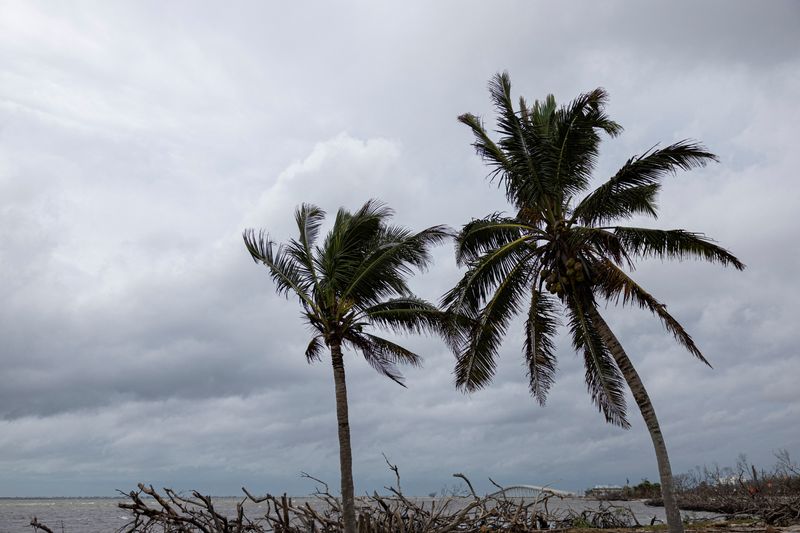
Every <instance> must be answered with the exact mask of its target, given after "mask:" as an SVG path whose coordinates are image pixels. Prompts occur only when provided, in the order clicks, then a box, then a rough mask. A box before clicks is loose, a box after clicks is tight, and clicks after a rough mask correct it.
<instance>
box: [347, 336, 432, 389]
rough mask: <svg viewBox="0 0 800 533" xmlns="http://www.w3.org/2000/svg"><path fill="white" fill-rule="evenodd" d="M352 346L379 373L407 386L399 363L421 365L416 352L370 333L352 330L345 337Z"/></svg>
mask: <svg viewBox="0 0 800 533" xmlns="http://www.w3.org/2000/svg"><path fill="white" fill-rule="evenodd" d="M344 340H345V342H347V343H348V344H350V346H351V347H353V348H354V349H356V350H358V351H360V352H361V354H362V355H363V356H364V359H365V360H366V361H367V363H369V364H370V366H372V368H374V369H375V370H376V371H378V373H380V374H383V375H384V376H386V377H388V378H389V379H391V380H392V381H394V382H395V383H397V384H399V385H402V386H403V387H405V386H406V385H405V383H404V382H403V375H402V374H401V373H400V371H399V370H398V369H397V365H398V364H402V365H411V366H420V365H421V364H422V359H421V358H420V357H419V356H418V355H417V354H415V353H414V352H412V351H410V350H407V349H406V348H403V347H402V346H400V345H399V344H395V343H393V342H391V341H389V340H386V339H384V338H382V337H377V336H375V335H371V334H369V333H355V332H351V333H349V334H348V335H346V336H345V338H344Z"/></svg>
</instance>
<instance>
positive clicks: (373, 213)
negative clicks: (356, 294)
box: [317, 200, 392, 294]
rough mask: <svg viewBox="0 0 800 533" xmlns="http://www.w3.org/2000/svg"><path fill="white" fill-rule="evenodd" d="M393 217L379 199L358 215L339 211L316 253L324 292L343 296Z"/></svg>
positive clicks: (362, 208) (368, 202)
mask: <svg viewBox="0 0 800 533" xmlns="http://www.w3.org/2000/svg"><path fill="white" fill-rule="evenodd" d="M391 215H392V210H391V209H389V208H388V207H386V205H385V204H383V203H382V202H380V201H378V200H369V201H367V202H366V203H365V204H364V205H363V206H362V207H361V208H360V209H358V211H356V212H355V213H350V212H349V211H347V210H345V209H343V208H342V209H339V211H338V212H337V213H336V218H335V219H334V222H333V228H331V231H330V232H329V233H328V235H327V236H326V237H325V241H324V243H323V245H322V248H321V249H319V253H318V254H317V256H318V257H317V262H318V265H319V270H320V274H321V280H320V284H321V285H322V286H323V288H324V290H325V291H328V292H334V293H336V294H340V293H341V292H342V291H343V290H345V289H346V287H347V286H348V284H349V281H350V280H352V279H353V277H354V275H355V272H356V271H357V270H358V269H359V267H360V266H361V264H362V262H363V260H364V257H365V255H366V250H367V249H368V248H369V247H370V246H371V245H373V243H374V242H375V241H376V239H377V238H378V235H379V234H380V232H381V230H382V225H383V222H384V220H386V219H387V218H389V217H390V216H391Z"/></svg>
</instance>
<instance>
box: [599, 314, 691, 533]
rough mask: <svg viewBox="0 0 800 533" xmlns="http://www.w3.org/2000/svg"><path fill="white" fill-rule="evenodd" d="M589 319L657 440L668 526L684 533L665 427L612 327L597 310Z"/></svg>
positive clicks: (659, 471) (671, 531) (655, 444)
mask: <svg viewBox="0 0 800 533" xmlns="http://www.w3.org/2000/svg"><path fill="white" fill-rule="evenodd" d="M589 316H590V317H591V319H592V322H594V325H595V327H596V328H597V331H598V332H599V333H600V336H601V337H602V338H603V342H604V343H605V344H606V346H608V348H609V350H610V351H611V355H612V356H613V357H614V361H616V363H617V366H618V367H619V369H620V371H621V372H622V375H623V376H624V377H625V381H627V382H628V387H630V389H631V393H633V398H634V400H636V405H638V406H639V411H640V412H641V413H642V418H644V423H645V425H646V426H647V430H648V431H649V432H650V438H651V439H652V440H653V447H654V448H655V451H656V461H658V475H659V477H660V478H661V495H662V497H663V498H664V511H665V512H666V514H667V525H668V526H669V532H670V533H683V522H682V521H681V513H680V511H679V510H678V504H677V502H676V501H675V496H674V490H673V487H672V468H671V467H670V466H669V456H668V455H667V445H666V444H665V443H664V436H663V435H662V434H661V427H660V426H659V425H658V418H656V412H655V410H654V409H653V404H652V403H650V396H648V394H647V390H646V389H645V388H644V384H643V383H642V380H641V378H639V374H638V373H637V372H636V369H635V368H633V364H632V363H631V360H630V359H628V355H627V354H626V353H625V350H624V349H623V348H622V345H621V344H620V343H619V341H618V340H617V337H616V336H615V335H614V332H613V331H611V328H610V327H608V324H607V323H606V321H605V320H603V317H602V316H600V313H599V312H598V311H597V309H595V308H594V306H592V307H590V308H589Z"/></svg>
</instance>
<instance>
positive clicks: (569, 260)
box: [443, 73, 744, 427]
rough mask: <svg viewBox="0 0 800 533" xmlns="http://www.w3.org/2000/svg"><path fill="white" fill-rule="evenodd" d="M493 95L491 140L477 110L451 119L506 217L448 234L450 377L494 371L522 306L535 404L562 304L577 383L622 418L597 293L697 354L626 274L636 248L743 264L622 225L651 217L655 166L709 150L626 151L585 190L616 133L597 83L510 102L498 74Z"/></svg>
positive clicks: (504, 77)
mask: <svg viewBox="0 0 800 533" xmlns="http://www.w3.org/2000/svg"><path fill="white" fill-rule="evenodd" d="M490 93H491V97H492V100H493V103H494V105H495V108H496V110H497V113H498V120H497V132H498V133H499V134H500V139H499V140H498V141H497V142H495V141H493V140H492V139H491V138H490V137H489V135H488V134H487V132H486V130H485V129H484V126H483V124H482V122H481V121H480V119H479V118H478V117H476V116H474V115H471V114H465V115H462V116H460V117H459V120H460V121H461V122H462V123H464V124H466V125H467V126H469V127H470V128H471V130H472V132H473V134H474V136H475V142H474V147H475V149H476V150H477V153H478V154H479V155H480V156H481V157H482V158H483V159H484V161H485V162H486V163H487V164H489V165H490V166H491V168H492V174H491V176H492V179H495V178H496V179H498V180H499V181H500V183H501V184H502V186H504V187H505V191H506V196H507V198H508V200H509V202H510V203H511V204H512V205H513V206H514V208H515V210H516V214H515V215H514V216H503V215H502V214H497V213H496V214H492V215H489V216H487V217H485V218H482V219H476V220H472V221H471V222H469V223H468V224H466V225H465V226H464V228H463V230H462V231H461V232H460V234H459V235H458V236H457V243H456V259H457V261H458V262H459V264H461V265H466V266H467V271H466V274H465V275H464V277H463V279H461V281H460V282H459V283H458V284H457V286H456V287H455V288H453V289H452V290H451V291H449V292H448V293H447V294H446V295H445V296H444V297H443V305H445V306H446V307H447V308H448V310H449V311H450V312H451V313H453V314H455V315H458V316H461V317H466V319H467V321H468V323H469V324H470V325H469V326H468V327H467V328H466V331H465V332H464V336H465V339H464V342H462V344H461V346H460V348H459V349H458V350H457V365H456V372H455V374H456V384H457V386H459V387H460V388H462V389H464V390H467V391H472V390H476V389H479V388H482V387H484V386H486V385H487V384H488V383H489V381H490V380H491V378H492V376H493V373H494V369H495V359H496V356H497V354H498V350H499V347H500V343H501V341H502V337H503V336H504V335H505V333H506V329H507V327H508V324H509V322H510V321H511V319H512V318H513V316H515V315H517V314H518V313H521V312H523V311H524V313H525V315H526V319H527V320H526V324H525V342H524V348H523V350H524V357H525V360H526V367H527V370H528V375H529V384H530V391H531V393H532V394H533V396H534V397H535V398H536V399H537V400H538V401H539V402H540V403H541V404H544V402H545V398H546V395H547V391H548V389H549V388H550V386H551V385H552V383H553V378H554V372H555V369H556V358H555V353H554V344H553V337H554V335H555V333H556V329H557V325H558V323H559V308H562V309H563V310H564V312H565V314H566V316H567V319H568V325H569V330H570V333H571V336H572V343H573V345H574V347H575V349H576V350H577V351H579V352H582V353H583V355H584V358H585V370H586V376H585V377H586V383H587V386H588V389H589V392H590V394H591V397H592V400H593V401H594V402H595V404H596V405H597V406H598V408H599V409H600V411H601V412H602V413H603V414H604V416H605V418H606V420H607V421H609V422H611V423H614V424H616V425H619V426H623V427H628V425H629V423H628V420H627V416H626V405H625V395H624V384H625V379H623V376H622V375H621V374H620V369H619V368H618V364H615V361H614V357H612V354H611V346H610V345H609V344H610V343H609V342H608V341H607V339H606V338H604V335H603V334H602V333H603V331H601V329H604V328H602V326H604V325H605V324H604V323H603V324H600V321H601V320H602V318H601V317H600V316H599V314H597V313H596V311H597V301H598V300H607V301H612V302H617V301H620V300H621V301H622V303H623V304H628V303H632V304H636V305H639V306H641V307H643V308H645V309H648V310H649V311H651V312H652V313H653V314H655V315H656V316H657V317H658V318H659V319H660V320H661V322H662V323H663V325H664V326H665V327H666V329H667V330H669V331H670V332H671V333H672V334H673V335H674V337H675V338H676V339H677V341H678V342H680V343H681V344H682V345H683V346H684V347H686V349H687V350H688V351H689V352H690V353H692V354H693V355H694V356H696V357H697V358H699V359H700V360H701V361H703V362H706V363H707V361H706V360H705V358H704V357H703V355H702V354H701V353H700V350H699V349H698V348H697V346H696V345H695V343H694V341H693V340H692V338H691V336H690V335H689V334H688V333H687V332H686V331H685V330H684V329H683V327H682V326H681V325H680V324H679V323H678V321H677V320H675V318H673V317H672V316H671V315H670V314H669V313H668V312H667V309H666V306H665V305H664V304H662V303H661V302H660V301H658V300H657V299H656V298H655V297H653V296H652V295H651V294H649V293H648V292H647V291H646V290H645V289H644V288H642V287H641V286H640V285H638V284H637V283H636V282H635V281H634V280H633V279H631V277H630V276H629V275H628V273H627V272H626V269H627V270H633V267H634V260H635V259H637V258H643V257H660V258H667V259H679V260H680V259H684V258H690V257H695V258H700V259H704V260H707V261H713V262H717V263H720V264H722V265H732V266H734V267H735V268H737V269H742V268H744V265H743V264H742V263H741V262H740V261H739V260H738V259H736V257H734V256H733V255H732V254H731V253H730V252H728V251H727V250H725V249H723V248H721V247H719V246H717V245H716V244H714V242H713V241H712V240H710V239H709V238H707V237H705V236H704V235H703V234H701V233H694V232H689V231H684V230H680V229H676V230H658V229H646V228H640V227H628V226H622V225H619V222H620V221H622V220H625V219H629V218H631V217H633V216H635V215H645V216H650V217H653V218H655V217H656V213H657V212H656V208H657V206H656V203H655V200H656V195H657V194H658V191H659V188H660V186H661V180H662V178H663V177H664V176H666V175H668V174H670V173H674V172H675V171H676V170H679V169H682V170H688V169H691V168H694V167H697V166H702V165H704V164H705V163H706V162H707V161H710V160H716V157H715V156H714V155H713V154H711V153H709V152H708V151H706V149H705V148H703V147H702V146H701V145H699V144H697V143H694V142H690V141H680V142H677V143H675V144H672V145H669V146H666V147H664V148H653V149H650V150H648V151H647V152H645V153H644V154H642V155H640V156H636V157H632V158H631V159H629V160H628V161H627V162H626V163H625V164H624V165H623V166H622V168H621V169H620V170H619V171H618V172H617V173H616V174H615V175H613V176H612V177H611V178H609V179H608V180H607V181H606V182H605V183H603V184H602V185H600V186H599V187H597V188H596V189H594V190H593V191H591V192H589V193H588V194H587V193H586V191H587V190H588V188H589V182H590V179H591V177H592V173H593V171H594V168H595V165H596V162H597V155H598V148H599V144H600V135H601V133H606V134H608V135H609V136H611V137H614V136H616V135H618V134H619V133H620V132H621V131H622V127H621V126H620V125H619V124H617V123H616V122H614V121H612V120H610V119H609V118H608V116H607V115H606V114H605V111H604V107H605V103H606V99H607V95H606V93H605V91H603V90H602V89H596V90H594V91H591V92H589V93H587V94H582V95H580V96H579V97H578V98H577V99H575V100H574V101H572V102H571V103H569V104H568V105H565V106H561V107H557V106H556V102H555V99H554V98H553V96H552V95H551V96H548V97H547V98H546V99H545V100H544V101H542V102H540V101H536V102H534V104H533V105H532V106H529V105H528V104H527V103H526V101H525V100H524V99H523V98H520V100H519V107H518V109H516V110H515V109H514V104H513V102H512V99H511V83H510V81H509V78H508V74H506V73H503V74H499V75H497V76H496V77H495V78H494V79H493V81H492V83H491V84H490Z"/></svg>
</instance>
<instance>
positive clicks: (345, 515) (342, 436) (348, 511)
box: [330, 343, 356, 533]
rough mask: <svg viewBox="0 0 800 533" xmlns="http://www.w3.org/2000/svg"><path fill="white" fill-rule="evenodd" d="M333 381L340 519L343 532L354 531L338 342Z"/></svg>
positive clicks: (344, 386) (334, 351) (333, 353)
mask: <svg viewBox="0 0 800 533" xmlns="http://www.w3.org/2000/svg"><path fill="white" fill-rule="evenodd" d="M330 348H331V362H332V364H333V383H334V385H335V387H336V420H337V422H338V423H339V470H340V472H341V478H342V521H343V522H344V533H355V531H356V512H355V504H354V501H353V456H352V453H351V451H350V422H349V419H348V416H347V384H346V383H345V379H344V360H343V359H342V347H341V345H340V344H336V343H335V344H331V347H330Z"/></svg>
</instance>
